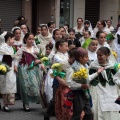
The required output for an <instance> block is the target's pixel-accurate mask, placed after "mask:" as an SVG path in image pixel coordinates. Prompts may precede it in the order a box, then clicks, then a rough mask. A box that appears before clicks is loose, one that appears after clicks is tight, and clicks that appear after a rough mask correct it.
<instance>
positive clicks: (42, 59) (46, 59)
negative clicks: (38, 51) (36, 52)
mask: <svg viewBox="0 0 120 120" xmlns="http://www.w3.org/2000/svg"><path fill="white" fill-rule="evenodd" d="M40 60H41V62H43V61H48V60H49V59H48V57H43V58H41V59H40Z"/></svg>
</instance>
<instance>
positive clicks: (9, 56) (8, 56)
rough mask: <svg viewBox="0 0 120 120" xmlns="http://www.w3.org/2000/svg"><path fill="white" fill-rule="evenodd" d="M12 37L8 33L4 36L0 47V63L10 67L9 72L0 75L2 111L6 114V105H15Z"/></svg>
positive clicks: (7, 109)
mask: <svg viewBox="0 0 120 120" xmlns="http://www.w3.org/2000/svg"><path fill="white" fill-rule="evenodd" d="M13 44H14V35H13V34H11V33H8V32H7V34H6V35H5V43H2V44H1V46H0V61H1V62H4V63H5V64H7V65H8V66H9V67H10V71H9V72H8V73H7V74H6V75H0V92H1V94H2V96H3V104H4V107H3V109H4V111H6V112H8V111H9V107H8V105H14V104H15V93H16V73H15V72H14V59H13V54H14V50H13V48H12V46H13Z"/></svg>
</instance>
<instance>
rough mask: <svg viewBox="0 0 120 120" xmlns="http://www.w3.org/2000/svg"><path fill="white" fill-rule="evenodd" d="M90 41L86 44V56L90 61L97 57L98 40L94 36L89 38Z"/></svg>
mask: <svg viewBox="0 0 120 120" xmlns="http://www.w3.org/2000/svg"><path fill="white" fill-rule="evenodd" d="M91 40H92V41H91V43H90V45H89V46H88V57H89V62H90V63H91V62H92V61H94V60H96V59H97V54H96V50H97V46H98V40H97V39H96V38H91Z"/></svg>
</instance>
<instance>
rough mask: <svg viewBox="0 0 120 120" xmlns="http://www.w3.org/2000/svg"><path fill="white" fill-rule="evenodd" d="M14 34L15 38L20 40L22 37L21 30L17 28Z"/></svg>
mask: <svg viewBox="0 0 120 120" xmlns="http://www.w3.org/2000/svg"><path fill="white" fill-rule="evenodd" d="M14 36H15V40H20V37H21V30H16V31H15V35H14Z"/></svg>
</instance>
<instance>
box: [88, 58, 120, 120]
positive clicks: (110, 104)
mask: <svg viewBox="0 0 120 120" xmlns="http://www.w3.org/2000/svg"><path fill="white" fill-rule="evenodd" d="M113 66H114V64H113V62H112V63H111V62H110V61H109V62H108V64H106V66H105V70H104V71H103V72H102V73H100V74H99V75H98V77H96V78H95V79H93V80H92V81H91V82H90V85H91V87H90V90H91V95H92V101H93V107H92V110H93V113H94V120H119V119H120V114H119V110H120V105H118V104H116V103H115V101H116V99H117V98H118V96H119V93H118V86H117V85H116V84H115V83H114V81H113V75H114V74H115V70H114V69H113V68H114V67H113ZM100 67H101V66H100V65H99V63H98V61H97V60H96V61H94V62H93V63H92V64H91V67H90V71H89V72H90V74H93V73H95V72H96V71H97V70H98V68H100Z"/></svg>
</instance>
